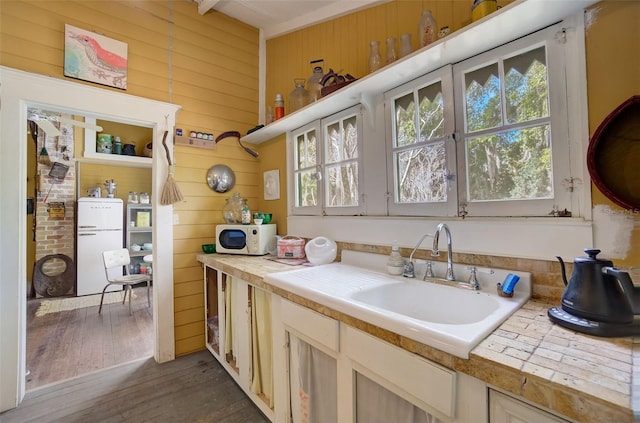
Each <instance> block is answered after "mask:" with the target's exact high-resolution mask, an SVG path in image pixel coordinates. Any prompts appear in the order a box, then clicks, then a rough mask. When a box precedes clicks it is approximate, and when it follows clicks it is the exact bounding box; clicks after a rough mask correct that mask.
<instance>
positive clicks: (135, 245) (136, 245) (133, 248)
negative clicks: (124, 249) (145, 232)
mask: <svg viewBox="0 0 640 423" xmlns="http://www.w3.org/2000/svg"><path fill="white" fill-rule="evenodd" d="M141 249H142V248H141V247H140V246H139V245H138V244H132V245H131V251H140V250H141Z"/></svg>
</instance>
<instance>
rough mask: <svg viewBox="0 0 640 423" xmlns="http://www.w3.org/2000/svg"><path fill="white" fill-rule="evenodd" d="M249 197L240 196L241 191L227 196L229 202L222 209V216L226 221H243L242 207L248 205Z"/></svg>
mask: <svg viewBox="0 0 640 423" xmlns="http://www.w3.org/2000/svg"><path fill="white" fill-rule="evenodd" d="M246 203H247V199H246V198H242V197H240V194H239V193H237V192H236V193H235V194H233V195H232V196H231V197H229V198H227V203H226V204H225V206H224V209H223V210H222V217H223V218H224V221H225V222H226V223H242V208H243V207H244V206H245V205H246Z"/></svg>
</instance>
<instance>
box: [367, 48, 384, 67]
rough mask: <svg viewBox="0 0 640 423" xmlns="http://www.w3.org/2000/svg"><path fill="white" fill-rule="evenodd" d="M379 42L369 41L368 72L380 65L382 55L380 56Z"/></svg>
mask: <svg viewBox="0 0 640 423" xmlns="http://www.w3.org/2000/svg"><path fill="white" fill-rule="evenodd" d="M379 45H380V43H379V42H378V41H371V42H370V43H369V47H370V52H369V72H375V71H377V70H378V69H380V68H381V67H382V56H380V48H379Z"/></svg>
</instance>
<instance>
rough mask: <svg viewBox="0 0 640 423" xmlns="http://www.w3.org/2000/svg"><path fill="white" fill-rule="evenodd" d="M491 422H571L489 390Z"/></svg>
mask: <svg viewBox="0 0 640 423" xmlns="http://www.w3.org/2000/svg"><path fill="white" fill-rule="evenodd" d="M489 422H490V423H569V422H568V421H567V420H564V419H562V418H560V417H557V416H555V415H553V414H551V413H548V412H546V411H544V410H541V409H539V408H536V407H533V406H531V405H528V404H526V403H524V402H522V401H520V400H518V399H516V398H512V397H510V396H507V395H504V394H502V393H500V392H497V391H494V390H490V391H489Z"/></svg>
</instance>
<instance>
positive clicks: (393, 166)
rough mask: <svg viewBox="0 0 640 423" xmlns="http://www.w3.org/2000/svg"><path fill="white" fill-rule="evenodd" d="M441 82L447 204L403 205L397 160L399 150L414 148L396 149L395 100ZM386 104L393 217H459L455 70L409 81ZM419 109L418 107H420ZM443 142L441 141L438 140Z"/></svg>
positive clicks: (389, 94)
mask: <svg viewBox="0 0 640 423" xmlns="http://www.w3.org/2000/svg"><path fill="white" fill-rule="evenodd" d="M437 82H440V83H441V86H442V97H443V105H444V110H443V116H444V134H445V136H444V143H445V154H446V169H447V174H448V175H449V178H450V179H449V180H448V187H447V191H448V192H447V201H442V202H421V203H400V202H398V193H397V190H396V188H397V186H398V182H397V178H396V176H397V174H398V172H397V161H396V160H395V151H396V150H401V149H407V148H410V146H408V147H407V148H404V147H403V148H395V147H394V138H395V134H396V119H395V100H396V99H398V98H400V97H403V96H405V95H407V94H409V93H413V94H414V98H416V97H417V93H418V91H419V90H420V89H422V88H423V87H426V86H429V85H432V84H434V83H437ZM384 102H385V124H386V128H387V131H386V145H387V157H386V158H387V169H388V170H389V171H388V173H387V192H388V195H387V196H388V204H387V210H388V214H389V215H390V216H456V215H457V203H458V201H457V198H458V197H457V187H456V182H455V173H456V171H457V169H456V145H455V141H454V139H453V133H454V131H455V115H454V97H453V79H452V67H451V66H450V65H447V66H444V67H442V68H440V69H438V70H435V71H433V72H430V73H428V74H426V75H423V76H421V77H420V78H417V79H414V80H413V81H409V82H407V83H406V84H403V85H401V86H399V87H397V88H394V89H392V90H389V91H387V92H386V93H385V94H384ZM416 107H418V105H417V104H416ZM438 142H439V141H438ZM432 143H434V142H433V141H430V142H426V143H419V144H416V145H428V144H432Z"/></svg>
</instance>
